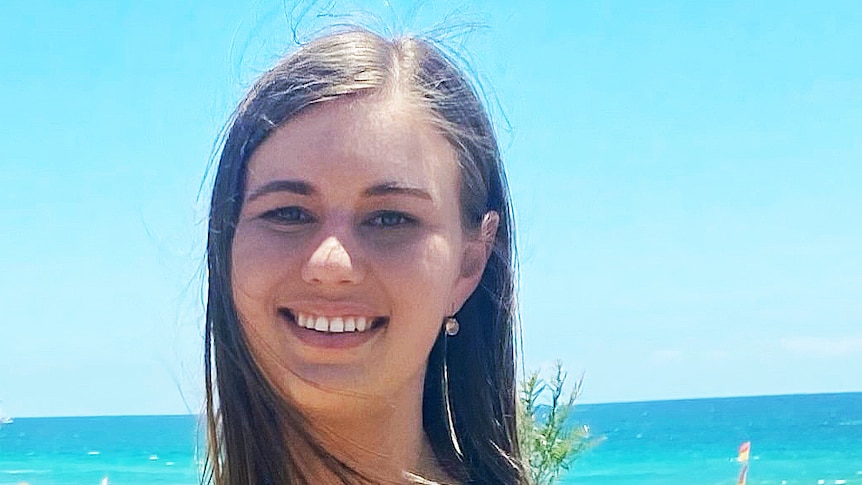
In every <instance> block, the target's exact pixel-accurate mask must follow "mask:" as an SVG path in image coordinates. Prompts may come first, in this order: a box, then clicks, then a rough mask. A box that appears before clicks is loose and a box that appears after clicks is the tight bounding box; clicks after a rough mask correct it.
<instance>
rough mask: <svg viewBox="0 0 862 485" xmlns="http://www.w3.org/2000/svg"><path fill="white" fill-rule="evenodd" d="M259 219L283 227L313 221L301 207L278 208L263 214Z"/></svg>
mask: <svg viewBox="0 0 862 485" xmlns="http://www.w3.org/2000/svg"><path fill="white" fill-rule="evenodd" d="M260 217H261V219H264V220H266V221H270V222H274V223H276V224H284V225H293V224H305V223H308V222H312V221H313V220H314V219H313V218H312V217H311V215H310V214H309V213H308V212H306V211H305V210H303V209H302V208H301V207H279V208H278V209H272V210H269V211H266V212H264V213H263V214H261V216H260Z"/></svg>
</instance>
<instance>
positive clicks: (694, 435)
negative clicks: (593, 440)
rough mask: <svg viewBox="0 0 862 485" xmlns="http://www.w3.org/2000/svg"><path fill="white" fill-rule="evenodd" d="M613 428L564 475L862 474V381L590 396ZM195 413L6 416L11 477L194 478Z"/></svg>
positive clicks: (697, 482) (730, 479) (809, 477)
mask: <svg viewBox="0 0 862 485" xmlns="http://www.w3.org/2000/svg"><path fill="white" fill-rule="evenodd" d="M572 424H573V425H579V424H586V425H588V426H589V427H590V429H591V432H592V433H593V435H594V436H601V437H603V439H602V440H601V442H600V443H599V444H598V445H596V446H595V447H594V448H592V449H591V450H589V451H587V452H586V453H585V454H583V455H582V456H581V457H579V458H578V459H577V460H576V461H575V462H574V463H573V465H572V467H571V469H570V470H569V471H568V473H567V474H566V475H565V477H563V478H562V479H561V481H560V484H561V485H574V484H584V485H592V484H603V485H608V484H612V485H634V484H638V485H725V484H726V485H734V484H736V477H737V473H738V471H739V464H738V463H737V462H736V456H737V450H738V448H739V445H740V444H741V443H743V442H745V441H751V461H750V469H749V474H748V484H750V485H766V484H775V485H781V484H784V485H802V484H806V485H818V484H819V485H845V484H846V485H862V393H843V394H811V395H793V396H768V397H742V398H723V399H695V400H683V401H653V402H643V403H617V404H593V405H580V406H578V407H577V408H576V409H575V412H574V413H573V415H572ZM198 425H199V421H198V418H197V417H195V416H116V417H74V418H19V419H16V420H15V421H14V422H13V423H11V424H6V425H2V426H0V485H20V484H22V483H27V484H29V485H100V484H103V483H109V484H111V485H192V484H196V483H198V482H199V471H198V470H199V463H198V461H197V460H196V456H198V455H197V450H198V447H200V446H202V442H200V441H198V439H197V438H196V436H197V430H198Z"/></svg>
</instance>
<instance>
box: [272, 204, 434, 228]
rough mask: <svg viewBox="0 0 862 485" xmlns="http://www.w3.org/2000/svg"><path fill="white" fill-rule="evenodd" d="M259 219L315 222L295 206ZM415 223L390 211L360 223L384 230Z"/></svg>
mask: <svg viewBox="0 0 862 485" xmlns="http://www.w3.org/2000/svg"><path fill="white" fill-rule="evenodd" d="M260 217H261V219H264V220H266V221H269V222H273V223H276V224H280V225H286V226H293V225H300V224H308V223H312V222H315V218H314V217H313V216H312V215H311V214H309V213H308V212H307V211H305V210H304V209H302V208H301V207H296V206H290V207H279V208H277V209H272V210H269V211H266V212H264V213H263V214H262V215H261V216H260ZM393 218H396V219H397V220H396V221H393V220H392V219H393ZM417 222H418V220H417V219H416V218H415V217H412V216H410V215H408V214H405V213H403V212H398V211H391V210H390V211H380V212H376V213H374V214H372V216H371V217H369V218H368V219H366V220H365V221H364V222H363V223H362V225H364V226H369V227H375V228H382V229H386V228H397V227H401V226H406V225H412V224H416V223H417Z"/></svg>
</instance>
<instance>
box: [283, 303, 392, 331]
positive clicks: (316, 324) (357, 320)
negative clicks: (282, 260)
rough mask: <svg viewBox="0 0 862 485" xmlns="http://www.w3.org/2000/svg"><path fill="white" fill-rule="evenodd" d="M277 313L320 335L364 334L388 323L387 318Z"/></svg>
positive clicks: (285, 310)
mask: <svg viewBox="0 0 862 485" xmlns="http://www.w3.org/2000/svg"><path fill="white" fill-rule="evenodd" d="M279 313H281V314H282V315H283V316H284V317H285V318H287V319H288V320H289V321H290V322H292V323H293V324H294V325H297V326H299V327H301V328H305V329H308V330H314V331H315V332H319V333H321V334H333V335H335V334H344V333H364V332H368V331H370V330H374V329H377V328H380V327H382V326H384V325H386V324H388V323H389V317H371V316H364V315H344V316H324V315H314V314H311V313H304V312H300V311H297V310H291V309H287V308H285V309H282V310H280V311H279Z"/></svg>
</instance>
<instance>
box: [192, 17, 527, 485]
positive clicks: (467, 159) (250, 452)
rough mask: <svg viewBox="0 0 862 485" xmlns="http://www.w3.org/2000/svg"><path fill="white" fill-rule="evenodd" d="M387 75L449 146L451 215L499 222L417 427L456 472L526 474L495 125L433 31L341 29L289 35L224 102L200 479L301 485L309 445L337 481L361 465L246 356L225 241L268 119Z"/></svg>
mask: <svg viewBox="0 0 862 485" xmlns="http://www.w3.org/2000/svg"><path fill="white" fill-rule="evenodd" d="M393 87H397V88H399V89H405V90H406V92H407V93H409V94H410V95H411V96H412V97H411V98H410V99H411V100H412V101H414V102H416V103H419V104H420V105H421V106H422V107H424V108H425V109H426V110H427V112H428V113H429V114H430V115H431V116H430V118H431V120H432V121H433V122H434V123H436V124H437V126H438V127H439V129H440V131H441V133H443V134H444V136H446V138H447V139H448V141H449V142H450V143H451V144H452V146H453V147H454V148H455V150H456V151H457V153H458V162H459V164H460V168H461V188H460V200H461V214H462V224H463V225H464V227H465V228H468V229H472V230H475V229H477V228H478V227H479V226H480V224H481V221H482V219H483V217H484V215H485V214H487V213H488V212H489V211H494V212H496V213H497V214H498V215H499V217H500V223H499V228H498V231H497V234H496V239H495V241H494V247H493V251H492V254H491V256H490V258H489V261H488V264H487V266H486V268H485V271H484V273H483V275H482V278H481V281H480V283H479V286H478V288H477V289H476V291H475V292H474V293H473V294H472V295H471V296H470V297H469V298H468V300H467V302H466V303H465V304H464V306H463V307H462V308H461V309H460V310H459V311H458V313H457V315H456V317H457V319H458V320H459V322H460V323H461V331H460V333H459V334H458V335H457V337H454V338H453V337H447V336H446V335H445V334H444V332H442V331H441V333H440V335H439V336H438V338H437V341H436V343H435V344H434V346H433V348H432V350H431V354H430V356H429V359H428V368H427V370H426V374H425V385H424V395H423V425H424V430H425V433H426V435H427V436H428V438H429V440H430V442H431V446H432V448H433V450H434V452H435V454H436V456H437V459H438V461H439V462H440V463H441V464H442V466H443V467H444V468H445V470H446V472H447V473H448V474H449V475H451V476H452V477H455V478H456V479H458V480H459V481H462V482H464V483H494V484H524V483H526V478H525V474H524V472H523V468H522V467H521V465H520V456H519V450H518V441H517V436H516V433H517V431H516V430H517V427H516V425H515V415H516V412H515V406H516V404H515V400H516V396H515V365H514V325H515V317H516V314H515V312H516V310H515V302H514V272H515V269H514V264H515V261H514V238H513V229H512V217H511V208H510V204H509V191H508V187H507V184H506V178H505V173H504V170H503V165H502V161H501V158H500V152H499V148H498V145H497V140H496V137H495V135H494V130H493V127H492V125H491V122H490V120H489V117H488V115H487V113H486V111H485V108H484V106H483V103H482V101H481V99H480V97H479V96H478V95H477V91H476V89H475V88H474V86H473V85H472V84H471V82H470V81H469V80H468V79H467V77H466V76H465V75H464V74H463V72H462V70H461V69H459V68H458V67H457V64H456V63H455V62H454V61H453V60H452V58H450V57H449V56H447V55H446V54H445V53H444V50H443V49H442V48H441V47H439V46H438V45H437V44H435V43H434V42H433V41H430V40H425V39H421V38H416V37H404V38H399V39H395V40H387V39H384V38H382V37H381V36H379V35H377V34H375V33H373V32H371V31H368V30H365V29H361V28H349V29H343V30H341V31H338V32H334V33H331V34H328V35H325V36H322V37H319V38H317V39H315V40H312V41H311V42H309V43H307V44H304V45H302V46H299V47H298V48H297V49H296V50H294V51H293V52H292V53H291V54H289V55H287V56H286V57H285V58H283V59H282V60H281V61H280V62H279V63H278V64H277V65H276V66H275V67H273V68H272V69H271V70H269V71H268V72H266V73H265V74H264V75H263V76H262V77H261V78H260V80H258V82H257V83H256V84H255V85H254V86H253V87H252V88H251V90H250V91H249V92H248V94H247V95H246V97H245V99H243V101H242V102H241V103H240V105H239V106H238V108H237V109H236V111H235V112H234V114H233V116H232V118H231V121H230V123H229V128H228V130H227V134H226V138H225V141H224V144H223V146H222V149H221V154H220V158H219V163H218V168H217V171H216V175H215V184H214V187H213V192H212V200H211V206H210V215H209V234H208V241H207V264H208V270H209V272H208V283H209V286H208V300H207V312H206V331H205V339H206V348H205V355H204V358H205V374H206V407H207V425H208V426H207V428H208V442H209V449H208V457H207V458H208V459H207V469H206V470H205V472H204V478H203V481H204V482H214V483H215V484H216V485H239V484H243V485H245V484H283V483H290V484H294V483H296V484H303V483H309V480H310V478H309V476H308V473H307V470H306V469H305V468H304V463H307V462H308V457H309V456H312V457H314V459H317V460H319V461H320V463H322V464H323V465H324V466H325V467H326V468H327V469H329V470H330V471H331V472H332V473H333V474H334V475H335V476H338V477H339V478H340V479H341V480H342V481H343V482H344V483H367V481H366V479H365V478H364V477H363V475H362V474H361V473H360V472H359V471H357V470H355V469H354V468H353V467H351V466H350V465H348V464H346V463H344V461H343V460H341V459H339V458H338V457H336V456H335V455H333V454H332V453H331V452H330V451H328V450H326V449H325V448H324V447H323V446H322V445H321V444H320V441H319V439H318V438H317V437H316V436H315V435H314V432H313V431H312V429H313V427H311V426H310V423H308V422H307V421H306V419H305V418H304V417H303V415H302V414H301V413H300V412H299V411H298V410H296V409H294V407H293V406H291V405H290V404H289V403H287V402H285V400H284V399H283V398H281V397H280V396H279V395H278V393H277V392H276V391H275V390H274V389H273V387H272V386H271V385H270V384H269V383H268V382H267V379H266V378H265V377H264V376H263V373H262V372H261V370H260V368H259V367H258V366H257V365H256V364H255V362H254V359H253V357H252V355H251V351H250V349H249V345H248V342H247V341H246V338H245V336H244V335H243V332H242V329H241V326H240V322H239V318H238V316H237V311H236V307H235V305H234V302H233V299H232V296H231V287H232V286H231V285H232V282H231V264H232V263H231V247H232V244H233V238H234V233H235V228H236V223H237V219H238V216H239V213H240V209H241V205H242V200H243V194H244V190H245V178H246V164H247V162H248V160H249V157H250V156H251V154H252V152H254V150H255V149H256V148H257V147H258V146H259V145H260V143H261V142H262V141H263V140H264V139H265V138H266V137H267V136H268V135H269V134H270V133H272V132H273V130H275V129H276V128H277V127H278V126H280V125H282V124H283V123H285V122H287V121H289V120H290V119H292V118H293V117H295V116H296V115H297V114H298V113H300V112H302V111H303V110H305V109H307V108H309V107H310V106H312V105H315V104H318V103H325V102H327V101H329V100H332V99H337V98H341V97H345V96H362V95H365V94H370V93H375V92H380V91H381V90H384V89H391V88H393Z"/></svg>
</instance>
